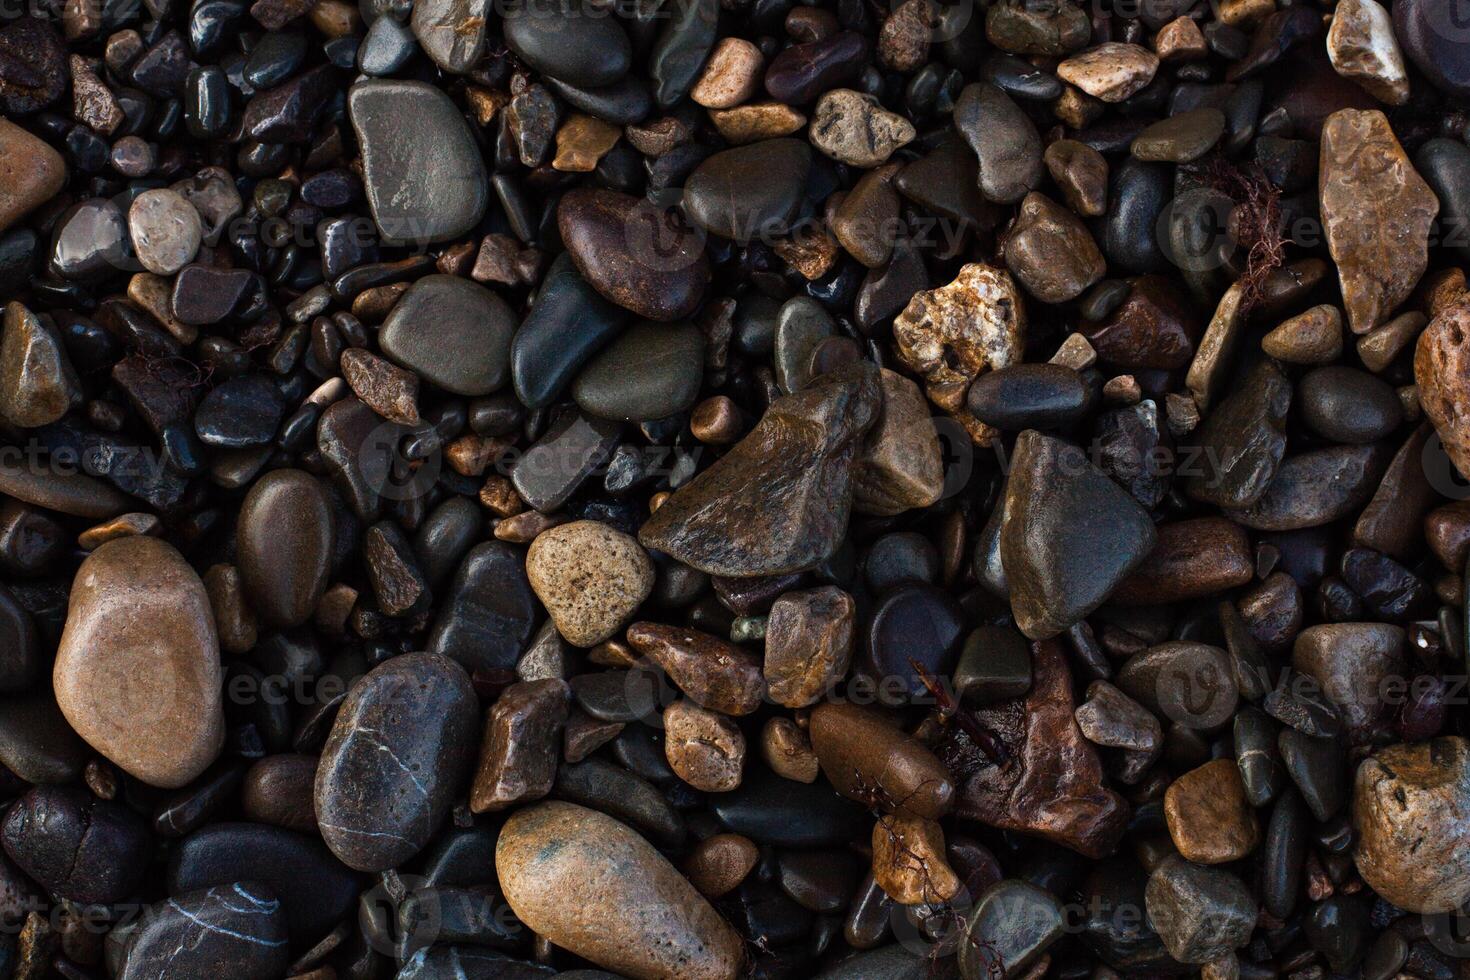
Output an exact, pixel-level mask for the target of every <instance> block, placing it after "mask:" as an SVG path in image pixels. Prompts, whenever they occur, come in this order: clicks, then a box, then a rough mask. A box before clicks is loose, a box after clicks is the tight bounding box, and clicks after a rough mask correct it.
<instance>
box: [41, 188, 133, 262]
mask: <svg viewBox="0 0 1470 980" xmlns="http://www.w3.org/2000/svg"><path fill="white" fill-rule="evenodd" d="M131 250H132V244H131V242H130V241H129V239H128V227H127V220H126V219H125V218H124V217H123V212H122V209H121V208H120V207H119V206H118V205H117V204H116V203H114V202H113V201H109V200H104V199H102V198H92V199H90V200H86V201H82V202H80V203H78V204H74V205H72V206H71V207H70V208H68V209H67V210H66V211H65V212H64V213H63V214H62V215H61V217H60V218H58V219H57V220H56V224H55V225H54V226H53V230H52V232H51V271H52V272H54V273H55V274H56V275H58V276H60V277H61V278H63V279H69V280H72V281H75V282H90V281H95V280H97V279H102V278H105V277H107V276H109V275H111V274H112V273H114V272H116V271H118V270H119V269H126V268H128V267H129V266H130V264H131V263H133V262H134V261H135V260H134V259H133V257H132V255H131Z"/></svg>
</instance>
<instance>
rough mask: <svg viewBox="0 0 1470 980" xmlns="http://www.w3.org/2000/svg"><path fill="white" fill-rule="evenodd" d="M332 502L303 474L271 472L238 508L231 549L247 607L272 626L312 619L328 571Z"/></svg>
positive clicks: (321, 486)
mask: <svg viewBox="0 0 1470 980" xmlns="http://www.w3.org/2000/svg"><path fill="white" fill-rule="evenodd" d="M335 523H336V521H335V517H334V513H333V510H332V502H331V499H330V498H329V497H328V495H327V490H326V487H324V486H323V485H322V484H321V482H320V481H319V480H317V478H316V477H314V476H312V475H311V474H310V473H307V472H306V471H304V470H272V471H270V472H269V473H267V474H266V475H265V476H263V477H261V478H260V479H259V480H257V481H256V482H255V486H253V487H251V488H250V492H249V493H248V494H246V496H245V502H244V503H243V504H241V505H240V517H239V523H238V524H237V525H236V527H235V551H236V554H237V561H238V563H239V568H240V578H241V580H242V581H243V582H244V585H245V592H246V595H247V596H248V597H249V599H250V606H251V608H252V609H253V610H254V611H255V612H256V613H257V614H259V616H260V617H261V618H262V619H264V620H265V621H266V622H267V623H269V624H270V625H272V626H278V627H281V628H289V627H293V626H300V625H301V624H303V623H305V622H306V621H307V620H308V619H310V618H311V614H312V613H313V612H315V611H316V605H317V603H318V602H319V601H320V600H321V597H322V593H323V592H324V591H326V588H327V575H328V574H329V573H330V572H331V565H332V547H333V542H334V540H335V535H334V525H335Z"/></svg>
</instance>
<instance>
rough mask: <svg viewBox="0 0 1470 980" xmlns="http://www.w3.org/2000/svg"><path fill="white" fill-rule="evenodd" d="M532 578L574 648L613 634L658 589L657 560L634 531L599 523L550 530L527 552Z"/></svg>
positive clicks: (560, 526)
mask: <svg viewBox="0 0 1470 980" xmlns="http://www.w3.org/2000/svg"><path fill="white" fill-rule="evenodd" d="M526 576H527V578H528V579H529V580H530V583H531V588H532V589H533V590H535V592H536V596H537V598H539V599H540V600H541V602H542V604H543V605H545V606H546V610H547V612H548V613H549V614H550V615H551V619H552V622H554V623H556V628H557V632H559V633H560V634H561V635H562V637H563V638H565V639H566V641H567V642H568V643H571V644H572V645H573V646H579V647H591V646H596V645H597V644H599V643H601V642H602V641H604V640H606V639H608V638H610V637H612V636H613V635H615V634H616V633H617V631H618V630H619V629H621V628H622V625H623V624H624V623H625V622H627V621H628V618H629V617H630V616H632V615H633V613H634V611H635V610H637V608H638V607H639V606H640V605H642V603H643V600H645V599H647V598H648V596H649V594H650V593H652V591H653V580H654V570H653V562H652V561H650V560H649V557H648V553H647V552H645V551H644V550H643V548H642V547H640V546H639V544H638V542H637V541H636V540H635V539H634V538H633V537H631V536H630V535H627V534H624V533H623V532H621V531H617V530H614V529H613V528H611V527H609V526H608V525H606V524H603V523H601V522H599V521H573V522H571V523H570V524H562V525H559V526H557V527H553V528H551V529H550V530H548V531H544V532H542V533H541V534H538V535H537V536H536V539H535V540H534V541H532V542H531V549H530V551H529V552H527V554H526Z"/></svg>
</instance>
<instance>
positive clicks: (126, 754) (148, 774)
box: [53, 536, 225, 789]
mask: <svg viewBox="0 0 1470 980" xmlns="http://www.w3.org/2000/svg"><path fill="white" fill-rule="evenodd" d="M53 683H54V684H55V688H56V700H57V704H58V705H59V706H60V708H61V711H62V714H64V715H65V716H66V720H67V721H68V722H69V723H70V724H71V726H72V728H74V729H75V730H76V732H77V734H78V735H80V736H81V737H82V738H83V739H85V740H86V741H87V743H88V744H89V745H91V746H92V747H93V748H94V749H96V750H97V751H98V752H100V753H102V755H104V756H106V757H107V758H108V759H109V760H110V761H112V762H114V763H116V764H117V765H118V766H119V767H121V768H122V769H123V770H125V771H126V772H128V773H130V774H131V775H133V776H136V777H137V778H138V779H140V780H142V781H143V782H145V783H148V784H149V785H151V786H158V787H162V788H165V789H175V788H178V787H180V786H183V785H185V784H186V783H189V782H191V781H192V780H193V779H194V778H195V777H197V776H198V775H199V774H200V773H202V772H203V771H204V770H205V768H206V767H208V766H209V764H210V763H211V762H213V761H214V760H215V757H216V756H218V755H219V752H220V748H221V746H222V745H223V743H224V737H225V719H224V712H223V710H222V704H221V702H222V697H221V684H222V677H221V667H220V660H219V639H218V637H217V635H216V633H215V627H214V616H213V614H212V613H211V611H210V607H209V597H208V595H207V594H206V593H205V591H204V583H203V582H201V581H200V580H199V576H198V575H197V574H195V572H194V570H193V569H192V568H190V567H189V564H188V562H186V561H185V560H184V558H183V556H182V555H180V554H179V553H178V551H176V550H175V549H174V548H173V546H172V545H169V544H167V543H165V542H164V541H161V540H159V539H157V538H150V537H139V536H133V537H125V538H118V539H117V540H115V541H109V542H107V543H106V544H104V545H102V546H100V547H99V548H98V549H97V550H96V551H94V552H92V553H91V554H90V555H88V556H87V559H86V560H85V561H83V562H82V565H81V567H80V568H79V569H78V570H77V575H76V579H75V580H74V582H73V584H72V591H71V599H70V604H69V606H68V608H67V616H66V628H65V630H64V632H63V633H62V635H61V642H60V646H59V648H58V649H57V653H56V666H55V670H54V674H53Z"/></svg>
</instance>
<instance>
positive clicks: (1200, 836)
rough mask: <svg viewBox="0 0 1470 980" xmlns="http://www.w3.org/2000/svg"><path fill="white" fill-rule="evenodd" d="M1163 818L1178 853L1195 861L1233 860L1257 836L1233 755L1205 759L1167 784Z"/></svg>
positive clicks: (1251, 845)
mask: <svg viewBox="0 0 1470 980" xmlns="http://www.w3.org/2000/svg"><path fill="white" fill-rule="evenodd" d="M1164 820H1165V822H1166V823H1167V824H1168V826H1169V836H1170V837H1172V838H1173V840H1174V846H1175V847H1177V848H1178V849H1179V853H1180V854H1182V855H1183V856H1184V857H1185V858H1186V859H1188V860H1190V861H1193V862H1195V863H1196V864H1225V863H1227V862H1230V861H1239V860H1240V859H1241V858H1244V857H1245V856H1246V855H1248V854H1250V853H1251V852H1252V851H1254V850H1255V849H1256V845H1258V844H1259V843H1260V841H1261V826H1260V821H1259V820H1258V819H1257V818H1256V811H1255V809H1254V808H1252V807H1251V805H1250V801H1248V800H1247V799H1246V797H1245V784H1244V783H1243V782H1242V781H1241V778H1240V767H1239V766H1238V765H1237V764H1236V762H1235V760H1234V759H1216V760H1214V761H1213V762H1207V763H1205V764H1204V765H1202V766H1200V767H1199V768H1198V769H1194V770H1191V771H1190V772H1187V773H1185V774H1184V775H1182V776H1180V777H1179V778H1178V779H1176V780H1174V782H1172V783H1171V784H1169V790H1168V792H1166V793H1165V794H1164Z"/></svg>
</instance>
